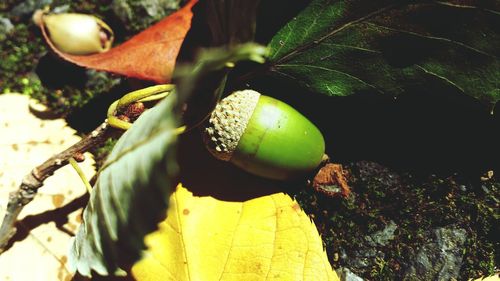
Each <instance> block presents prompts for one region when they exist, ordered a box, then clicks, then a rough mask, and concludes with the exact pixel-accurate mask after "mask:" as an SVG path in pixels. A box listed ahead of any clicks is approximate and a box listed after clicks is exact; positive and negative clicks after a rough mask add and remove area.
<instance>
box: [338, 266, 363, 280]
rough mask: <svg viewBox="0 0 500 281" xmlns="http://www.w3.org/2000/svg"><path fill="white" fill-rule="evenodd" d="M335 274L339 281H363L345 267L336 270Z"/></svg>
mask: <svg viewBox="0 0 500 281" xmlns="http://www.w3.org/2000/svg"><path fill="white" fill-rule="evenodd" d="M336 272H337V275H338V276H339V278H340V281H364V279H363V278H361V277H359V276H358V275H356V274H354V273H353V272H352V271H351V270H349V268H347V267H341V268H339V269H337V270H336Z"/></svg>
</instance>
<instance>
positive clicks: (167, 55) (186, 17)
mask: <svg viewBox="0 0 500 281" xmlns="http://www.w3.org/2000/svg"><path fill="white" fill-rule="evenodd" d="M196 2H198V0H190V1H189V2H188V3H187V4H186V5H185V6H184V7H183V8H181V9H180V10H178V11H177V12H175V13H173V14H171V15H169V16H168V17H166V18H164V19H163V20H161V21H160V22H158V23H156V24H155V25H153V26H151V27H149V28H148V29H146V30H144V31H142V32H141V33H139V34H137V35H135V36H134V37H132V38H130V39H129V40H128V41H126V42H124V43H123V44H121V45H119V46H117V47H114V48H112V49H111V50H109V51H108V52H104V53H98V54H93V55H86V56H78V55H70V54H67V53H63V52H61V51H59V50H58V49H57V48H56V47H55V46H54V44H53V43H52V42H51V41H50V38H49V36H48V34H47V30H46V29H45V27H44V26H43V24H42V25H41V29H42V33H43V36H44V37H45V40H46V41H47V43H48V44H49V46H50V47H51V49H52V50H53V51H54V52H56V53H57V54H58V55H59V56H61V57H62V58H63V59H65V60H67V61H70V62H72V63H74V64H77V65H79V66H83V67H87V68H93V69H96V70H103V71H108V72H112V73H116V74H121V75H125V76H128V77H134V78H139V79H144V80H151V81H154V82H157V83H166V82H168V81H170V79H171V77H172V73H173V71H174V66H175V60H176V59H177V55H178V53H179V50H180V48H181V45H182V42H183V41H184V37H185V36H186V34H187V32H188V30H189V28H190V27H191V18H192V17H193V13H192V11H191V8H192V7H193V5H194V4H196Z"/></svg>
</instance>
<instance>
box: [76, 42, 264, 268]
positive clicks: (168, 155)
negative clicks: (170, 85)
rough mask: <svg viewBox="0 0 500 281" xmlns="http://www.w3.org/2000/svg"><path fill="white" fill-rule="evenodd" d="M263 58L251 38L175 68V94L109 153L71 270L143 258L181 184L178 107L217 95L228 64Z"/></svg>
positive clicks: (80, 232) (149, 112)
mask: <svg viewBox="0 0 500 281" xmlns="http://www.w3.org/2000/svg"><path fill="white" fill-rule="evenodd" d="M266 55H267V49H266V48H265V47H263V46H259V45H256V44H251V43H249V44H243V45H240V46H236V47H234V48H231V49H226V48H217V49H209V50H205V51H203V52H201V53H200V55H199V56H198V58H197V61H196V63H193V64H189V65H185V66H179V67H177V70H176V80H177V81H178V86H177V91H176V92H175V97H174V96H173V95H174V93H172V94H171V95H170V96H169V97H167V98H165V100H163V101H162V102H161V103H159V104H158V105H157V106H155V107H154V108H152V109H150V110H147V111H146V112H144V113H143V114H142V115H141V117H139V119H138V120H137V121H136V122H135V123H134V124H133V125H132V127H131V128H130V129H129V130H127V131H126V132H125V134H123V136H122V137H121V138H120V139H119V140H118V142H117V143H116V145H115V147H114V148H113V151H112V152H111V154H110V155H109V156H108V160H107V161H106V163H105V164H104V167H103V169H102V170H101V172H100V174H99V177H98V179H97V182H96V184H95V186H94V188H93V190H92V194H91V198H90V201H89V203H88V205H87V207H86V208H85V211H84V214H83V220H84V221H83V224H82V225H81V226H80V228H79V230H78V233H77V235H76V237H75V239H74V241H73V244H72V247H71V250H70V254H69V264H70V266H71V267H73V268H75V269H76V270H78V272H79V273H80V274H81V275H83V276H91V274H92V272H97V273H98V274H100V275H104V276H107V275H123V274H125V272H124V271H123V270H122V269H121V268H125V267H128V266H130V265H131V264H132V263H133V262H135V261H136V260H137V259H138V258H139V255H140V253H141V251H142V250H143V249H144V248H145V245H144V242H143V239H144V236H145V235H146V234H148V233H150V232H152V231H153V230H156V229H157V225H158V223H159V222H160V221H161V220H162V219H163V218H162V215H164V214H165V209H166V208H167V203H168V198H169V195H170V191H171V189H172V187H174V186H175V185H176V184H177V182H176V175H177V164H176V162H175V153H174V152H175V142H176V135H175V132H174V131H175V128H176V123H177V120H176V118H175V116H179V115H180V114H179V111H180V108H181V107H182V106H180V105H183V104H184V102H185V101H187V100H189V98H190V97H191V96H193V98H196V97H197V96H198V98H199V97H200V95H202V97H203V96H206V97H207V99H209V100H211V99H214V97H220V95H222V91H223V89H224V85H225V79H226V74H227V70H228V69H229V68H231V67H232V66H233V65H234V64H235V63H236V62H238V61H241V60H251V61H255V62H264V61H265V56H266ZM195 93H196V95H195ZM195 100H197V99H195ZM205 107H206V105H205ZM188 109H189V107H188ZM207 114H208V111H207ZM205 115H206V114H205ZM195 119H196V118H195ZM199 121H200V120H197V122H199ZM192 122H193V123H195V124H196V122H195V121H192ZM187 125H188V127H190V125H191V124H190V123H189V122H188V123H187Z"/></svg>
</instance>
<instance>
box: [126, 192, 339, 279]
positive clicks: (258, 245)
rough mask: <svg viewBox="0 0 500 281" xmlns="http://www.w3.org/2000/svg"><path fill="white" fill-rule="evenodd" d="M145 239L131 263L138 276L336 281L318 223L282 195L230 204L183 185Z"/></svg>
mask: <svg viewBox="0 0 500 281" xmlns="http://www.w3.org/2000/svg"><path fill="white" fill-rule="evenodd" d="M146 244H147V245H148V250H147V251H146V252H145V253H144V257H143V258H142V260H140V261H139V262H138V263H136V264H135V265H134V266H133V267H132V275H133V276H134V277H135V278H136V279H137V280H139V281H146V280H147V281H151V280H162V281H164V280H176V281H182V280H204V281H205V280H206V281H210V280H294V281H295V280H314V281H320V280H339V279H338V277H337V275H336V274H335V272H334V271H333V270H332V267H331V265H330V263H329V262H328V258H327V256H326V253H325V251H324V249H323V244H322V241H321V237H320V236H319V235H318V232H317V230H316V227H315V226H314V224H313V223H312V222H311V220H310V218H309V217H308V216H307V215H306V214H305V213H304V212H303V211H302V209H301V208H300V206H299V205H298V204H297V202H295V201H294V200H292V199H291V198H290V197H289V196H288V195H285V194H283V193H275V194H272V195H268V196H263V197H259V198H256V199H252V200H248V201H245V202H228V201H220V200H217V199H215V198H213V197H208V196H206V197H197V196H193V194H192V193H191V192H189V191H188V190H187V189H185V188H184V187H182V186H181V185H179V186H178V187H177V190H176V191H175V192H174V193H173V194H172V196H171V198H170V206H169V210H168V212H167V219H166V220H165V221H163V222H162V223H161V224H160V227H159V230H158V231H156V232H154V233H152V234H150V235H148V236H147V237H146Z"/></svg>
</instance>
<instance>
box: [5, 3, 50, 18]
mask: <svg viewBox="0 0 500 281" xmlns="http://www.w3.org/2000/svg"><path fill="white" fill-rule="evenodd" d="M51 4H52V0H25V1H22V2H21V3H19V4H18V5H17V6H15V7H14V8H13V9H12V10H11V11H10V12H11V15H12V16H14V17H31V15H32V14H33V12H35V10H37V9H43V8H44V7H45V6H50V5H51Z"/></svg>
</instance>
